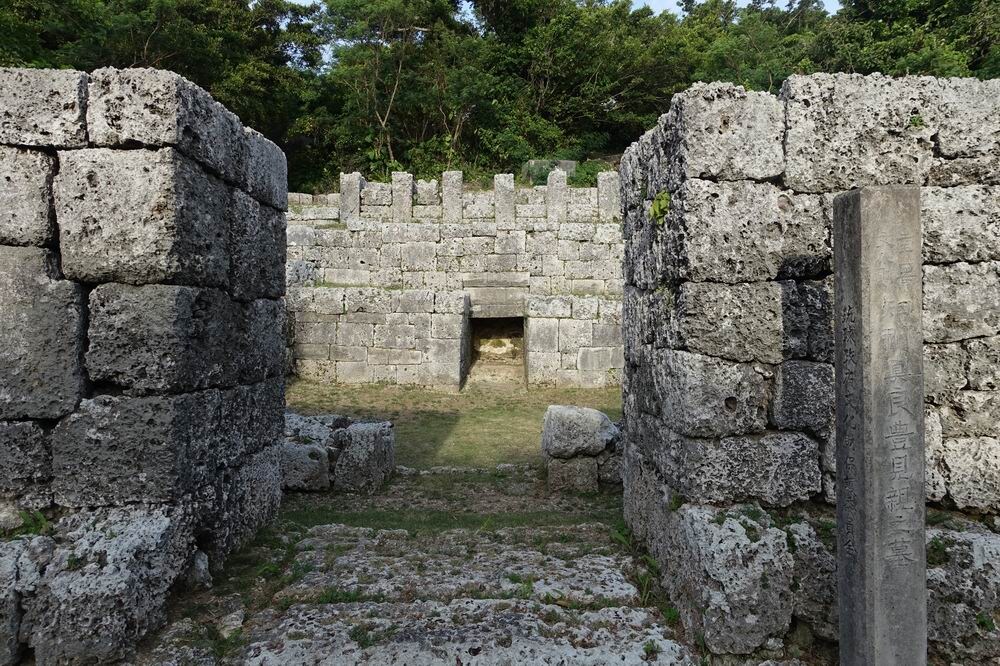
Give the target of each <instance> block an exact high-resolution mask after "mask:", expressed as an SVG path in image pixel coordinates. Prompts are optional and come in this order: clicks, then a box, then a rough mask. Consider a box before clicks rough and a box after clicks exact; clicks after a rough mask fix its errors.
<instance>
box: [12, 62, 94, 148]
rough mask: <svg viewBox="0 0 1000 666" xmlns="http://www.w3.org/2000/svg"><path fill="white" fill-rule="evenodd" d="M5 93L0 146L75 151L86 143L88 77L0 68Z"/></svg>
mask: <svg viewBox="0 0 1000 666" xmlns="http://www.w3.org/2000/svg"><path fill="white" fill-rule="evenodd" d="M0 90H3V91H5V93H6V94H5V98H4V104H5V106H4V114H3V117H2V118H0V143H7V144H14V145H21V146H52V147H55V148H78V147H80V146H84V145H86V144H87V118H86V114H87V75H86V74H84V73H83V72H73V71H70V70H56V69H17V68H11V69H4V68H0Z"/></svg>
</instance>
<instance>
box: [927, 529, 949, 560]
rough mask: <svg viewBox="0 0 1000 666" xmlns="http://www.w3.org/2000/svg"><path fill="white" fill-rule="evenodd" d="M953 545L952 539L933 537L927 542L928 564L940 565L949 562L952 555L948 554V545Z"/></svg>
mask: <svg viewBox="0 0 1000 666" xmlns="http://www.w3.org/2000/svg"><path fill="white" fill-rule="evenodd" d="M951 545H952V541H951V540H950V539H946V538H942V537H939V536H936V537H934V538H933V539H931V540H930V541H929V542H928V544H927V566H929V567H939V566H941V565H943V564H947V563H948V561H949V560H950V559H951V556H950V555H948V547H949V546H951Z"/></svg>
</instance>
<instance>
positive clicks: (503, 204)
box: [493, 173, 515, 229]
mask: <svg viewBox="0 0 1000 666" xmlns="http://www.w3.org/2000/svg"><path fill="white" fill-rule="evenodd" d="M493 192H494V200H493V205H494V211H495V217H496V223H497V226H498V227H499V228H501V229H508V228H511V227H513V226H514V206H515V204H514V174H510V173H498V174H496V175H495V176H493Z"/></svg>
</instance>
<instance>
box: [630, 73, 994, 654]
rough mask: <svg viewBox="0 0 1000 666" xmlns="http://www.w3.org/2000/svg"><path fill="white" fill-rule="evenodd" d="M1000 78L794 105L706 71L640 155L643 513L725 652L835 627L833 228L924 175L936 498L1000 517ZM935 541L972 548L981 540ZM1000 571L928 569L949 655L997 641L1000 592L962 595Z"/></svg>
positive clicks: (681, 590) (777, 644)
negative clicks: (875, 196)
mask: <svg viewBox="0 0 1000 666" xmlns="http://www.w3.org/2000/svg"><path fill="white" fill-rule="evenodd" d="M998 91H1000V88H998V82H994V81H987V82H980V81H975V80H971V79H932V78H926V77H924V78H904V79H892V78H889V77H884V76H881V75H875V76H869V77H864V76H859V75H843V74H836V75H834V74H818V75H811V76H793V77H791V78H789V79H788V81H787V82H786V83H785V85H784V87H783V88H782V91H781V93H780V95H779V96H777V97H775V96H772V95H769V94H766V93H756V92H747V91H745V90H743V89H742V88H740V87H738V86H734V85H731V84H697V85H695V86H693V87H692V88H691V89H689V90H688V91H685V92H684V93H680V94H678V95H675V96H674V98H673V101H672V104H671V107H670V110H669V112H668V113H667V114H665V115H664V116H662V117H661V118H660V120H659V122H658V124H657V126H656V127H655V128H653V129H652V130H650V131H649V132H647V133H646V134H645V135H643V137H641V138H640V139H639V141H637V142H636V143H634V144H633V145H632V146H631V147H630V148H629V150H628V151H627V152H626V154H625V155H624V157H623V160H622V167H621V201H622V208H623V215H624V224H623V228H624V239H625V251H624V257H625V266H624V278H625V286H624V302H623V329H624V336H625V338H624V344H625V348H624V352H625V371H624V380H623V392H624V411H625V422H626V426H625V427H626V440H627V454H626V458H625V462H624V466H625V479H626V480H625V497H626V500H625V512H626V518H627V520H628V522H629V524H630V526H631V527H632V529H633V531H634V533H635V534H636V535H637V536H639V537H640V538H641V539H642V540H643V541H644V543H646V545H647V546H648V547H649V549H650V551H651V552H652V554H653V555H654V557H656V558H657V560H658V561H659V562H660V564H661V567H662V569H663V572H664V575H663V582H664V585H665V587H666V588H667V590H668V591H669V592H670V594H671V597H672V599H673V601H674V603H675V604H676V605H677V606H678V608H679V610H680V611H681V616H682V619H683V621H684V625H685V628H686V630H687V632H688V633H689V635H692V636H695V637H700V638H701V639H703V641H704V644H705V646H706V647H707V648H708V649H709V650H710V651H711V652H713V653H715V654H738V655H747V654H755V655H757V656H761V657H767V658H779V657H781V658H788V657H791V656H795V655H796V654H802V653H805V654H810V653H811V652H810V651H811V650H823V649H828V648H829V647H830V646H831V645H832V642H833V641H836V639H837V629H836V625H837V622H836V611H835V580H834V578H833V574H832V571H833V567H834V559H833V557H834V556H833V543H832V539H831V537H832V536H833V531H834V529H835V525H834V523H833V519H834V516H833V512H832V505H833V503H834V502H835V497H836V495H835V485H834V484H835V471H836V470H835V461H834V455H833V453H834V446H835V442H834V433H833V420H832V417H833V407H834V405H833V402H834V396H833V337H832V331H833V329H832V326H833V313H832V307H831V304H832V295H833V275H832V267H831V258H832V247H831V238H830V226H831V222H832V208H831V207H832V200H833V197H834V196H835V195H836V194H837V193H838V192H840V191H842V190H845V189H850V188H851V187H857V186H861V185H869V184H893V183H901V184H902V183H917V184H920V185H923V186H924V187H923V189H922V199H923V213H922V215H923V219H924V285H925V294H924V328H925V336H926V342H927V344H926V345H925V366H926V370H925V374H926V378H927V385H926V392H927V405H926V409H927V415H928V416H927V449H928V479H927V481H928V483H927V486H928V488H927V495H928V501H930V502H933V503H935V505H936V506H937V507H939V508H944V509H962V510H966V511H970V510H971V511H973V512H976V513H979V514H986V515H987V516H989V515H995V514H996V513H997V511H998V510H1000V495H998V494H997V493H995V492H993V490H992V489H995V488H1000V485H998V477H997V467H996V466H995V465H992V464H991V463H989V462H987V461H988V460H997V459H998V458H997V457H996V456H998V455H1000V448H998V447H997V445H996V442H997V441H998V439H997V436H998V435H1000V433H998V432H997V430H996V427H995V424H996V423H997V418H996V417H997V416H1000V412H998V411H997V406H998V405H1000V399H998V397H997V396H1000V393H996V391H997V389H998V388H1000V384H997V383H995V382H992V380H990V379H987V378H988V377H993V376H995V374H996V372H997V368H1000V363H998V362H997V357H996V354H995V353H993V351H992V350H993V349H994V347H995V346H996V345H997V342H996V341H997V340H1000V338H998V337H997V335H998V333H1000V316H998V312H1000V311H998V309H997V307H996V306H995V304H997V303H1000V289H998V287H1000V282H998V281H997V276H998V275H1000V273H998V271H1000V263H998V261H1000V254H998V253H997V252H995V251H994V250H991V249H990V248H996V247H997V243H996V241H997V237H996V234H995V233H994V232H995V230H993V229H992V226H991V225H990V224H989V223H987V222H986V221H987V220H991V219H994V218H995V217H996V216H997V215H998V214H1000V209H998V207H997V203H996V202H997V201H998V200H1000V199H998V198H997V194H1000V190H998V184H1000V177H998V176H997V173H1000V171H997V169H996V168H995V167H996V165H997V163H998V160H1000V140H998V139H997V137H998V136H1000V132H998V129H997V117H998V116H997V110H998V104H1000V101H998V100H1000V98H998V97H997V95H996V93H997V92H998ZM972 284H977V285H979V287H978V289H979V290H980V293H979V295H978V296H977V295H974V294H973V291H972V290H971V289H970V286H971V285H972ZM984 303H989V304H990V305H984ZM960 415H961V416H960ZM974 461H978V462H974ZM973 488H975V489H977V490H975V491H973V490H972V489H973ZM955 520H956V521H958V522H961V518H956V519H955ZM963 524H966V523H963ZM998 527H1000V525H998ZM963 529H966V528H963ZM972 532H973V533H975V534H977V535H978V536H977V537H976V538H977V539H981V540H982V541H983V542H984V543H985V542H989V543H990V544H991V545H990V546H989V547H988V548H987V550H988V551H989V550H990V549H993V548H995V547H996V546H997V545H1000V536H998V535H997V534H996V533H995V531H993V532H991V531H989V530H985V531H984V530H982V529H981V528H978V527H977V528H973V529H972ZM928 538H929V539H933V538H937V539H939V540H940V539H945V540H946V541H947V543H949V544H951V546H950V548H954V553H955V556H956V557H959V556H960V553H964V552H966V551H965V548H966V547H967V546H966V545H965V541H966V539H965V537H964V536H963V535H962V534H961V533H956V532H954V531H951V532H949V534H948V535H947V536H942V535H937V536H936V537H934V536H931V535H930V534H929V535H928ZM949 552H951V551H950V550H949ZM991 552H992V551H991ZM993 561H994V564H992V565H982V566H977V567H975V569H976V572H975V573H972V572H971V571H970V572H966V573H961V572H960V568H959V567H952V566H951V565H945V566H941V567H938V568H932V569H931V571H929V580H930V581H932V582H931V584H930V585H929V599H930V604H931V609H930V610H931V612H930V616H931V618H932V629H931V632H932V635H931V644H932V650H937V651H938V654H941V655H945V656H950V657H951V658H972V657H973V656H974V658H983V657H984V655H989V656H994V654H995V653H996V649H995V648H994V647H991V645H993V643H991V639H990V635H989V632H987V631H983V630H982V629H981V628H977V627H976V626H975V622H972V621H971V617H972V615H974V614H975V613H972V614H971V615H970V614H969V612H967V610H968V608H969V607H976V608H977V610H976V612H978V613H985V614H986V616H989V615H991V614H995V613H996V612H997V610H998V608H1000V603H998V601H997V600H996V599H995V598H985V597H983V596H982V594H981V593H979V592H970V593H969V595H968V596H967V598H963V599H962V600H961V601H959V600H956V599H951V600H948V599H947V598H945V596H944V595H943V594H941V591H940V590H941V589H942V587H941V585H942V581H944V580H947V581H949V583H950V584H959V585H962V584H968V585H969V587H970V589H972V588H975V589H981V587H982V585H983V580H982V579H978V580H979V581H980V582H978V583H972V582H971V581H972V580H973V578H975V577H977V576H982V575H983V571H984V570H986V569H989V568H990V567H992V566H995V562H996V560H995V559H994V560H993ZM987 578H989V576H987ZM959 581H964V582H959ZM761 611H763V613H762V612H761ZM957 615H962V616H963V617H964V618H965V619H966V620H969V622H968V623H967V624H966V625H962V626H959V625H960V623H959V622H957V621H955V620H954V619H953V618H954V617H957ZM935 618H936V619H935ZM958 636H961V638H957V637H958ZM803 641H805V644H803Z"/></svg>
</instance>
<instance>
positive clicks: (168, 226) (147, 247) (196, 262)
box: [55, 148, 230, 287]
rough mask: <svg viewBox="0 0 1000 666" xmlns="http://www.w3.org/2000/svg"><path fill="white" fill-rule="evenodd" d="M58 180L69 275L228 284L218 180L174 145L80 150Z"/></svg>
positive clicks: (225, 196)
mask: <svg viewBox="0 0 1000 666" xmlns="http://www.w3.org/2000/svg"><path fill="white" fill-rule="evenodd" d="M59 159H60V169H59V175H58V176H56V180H55V202H56V217H57V219H58V221H59V245H60V250H61V252H62V267H63V271H64V272H65V274H66V276H67V277H69V278H71V279H78V280H82V281H86V282H112V281H113V282H126V283H130V284H150V283H157V282H174V283H178V282H179V283H187V284H194V285H205V286H218V287H225V286H227V284H228V282H229V278H228V273H229V262H230V259H229V253H228V248H227V246H228V235H229V232H228V228H227V224H226V220H227V216H226V207H227V206H228V205H229V200H230V197H229V193H228V190H227V188H226V187H225V185H223V184H222V182H221V181H219V180H217V179H214V178H212V177H210V176H208V175H207V174H205V173H204V172H203V171H202V170H201V168H200V167H198V165H197V164H195V163H194V162H192V161H190V160H189V159H187V158H186V157H184V156H182V155H181V154H179V153H178V152H177V151H175V150H174V149H172V148H165V149H162V150H157V151H148V150H129V151H112V150H108V149H92V150H78V151H73V152H67V153H62V154H61V155H60V158H59Z"/></svg>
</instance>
